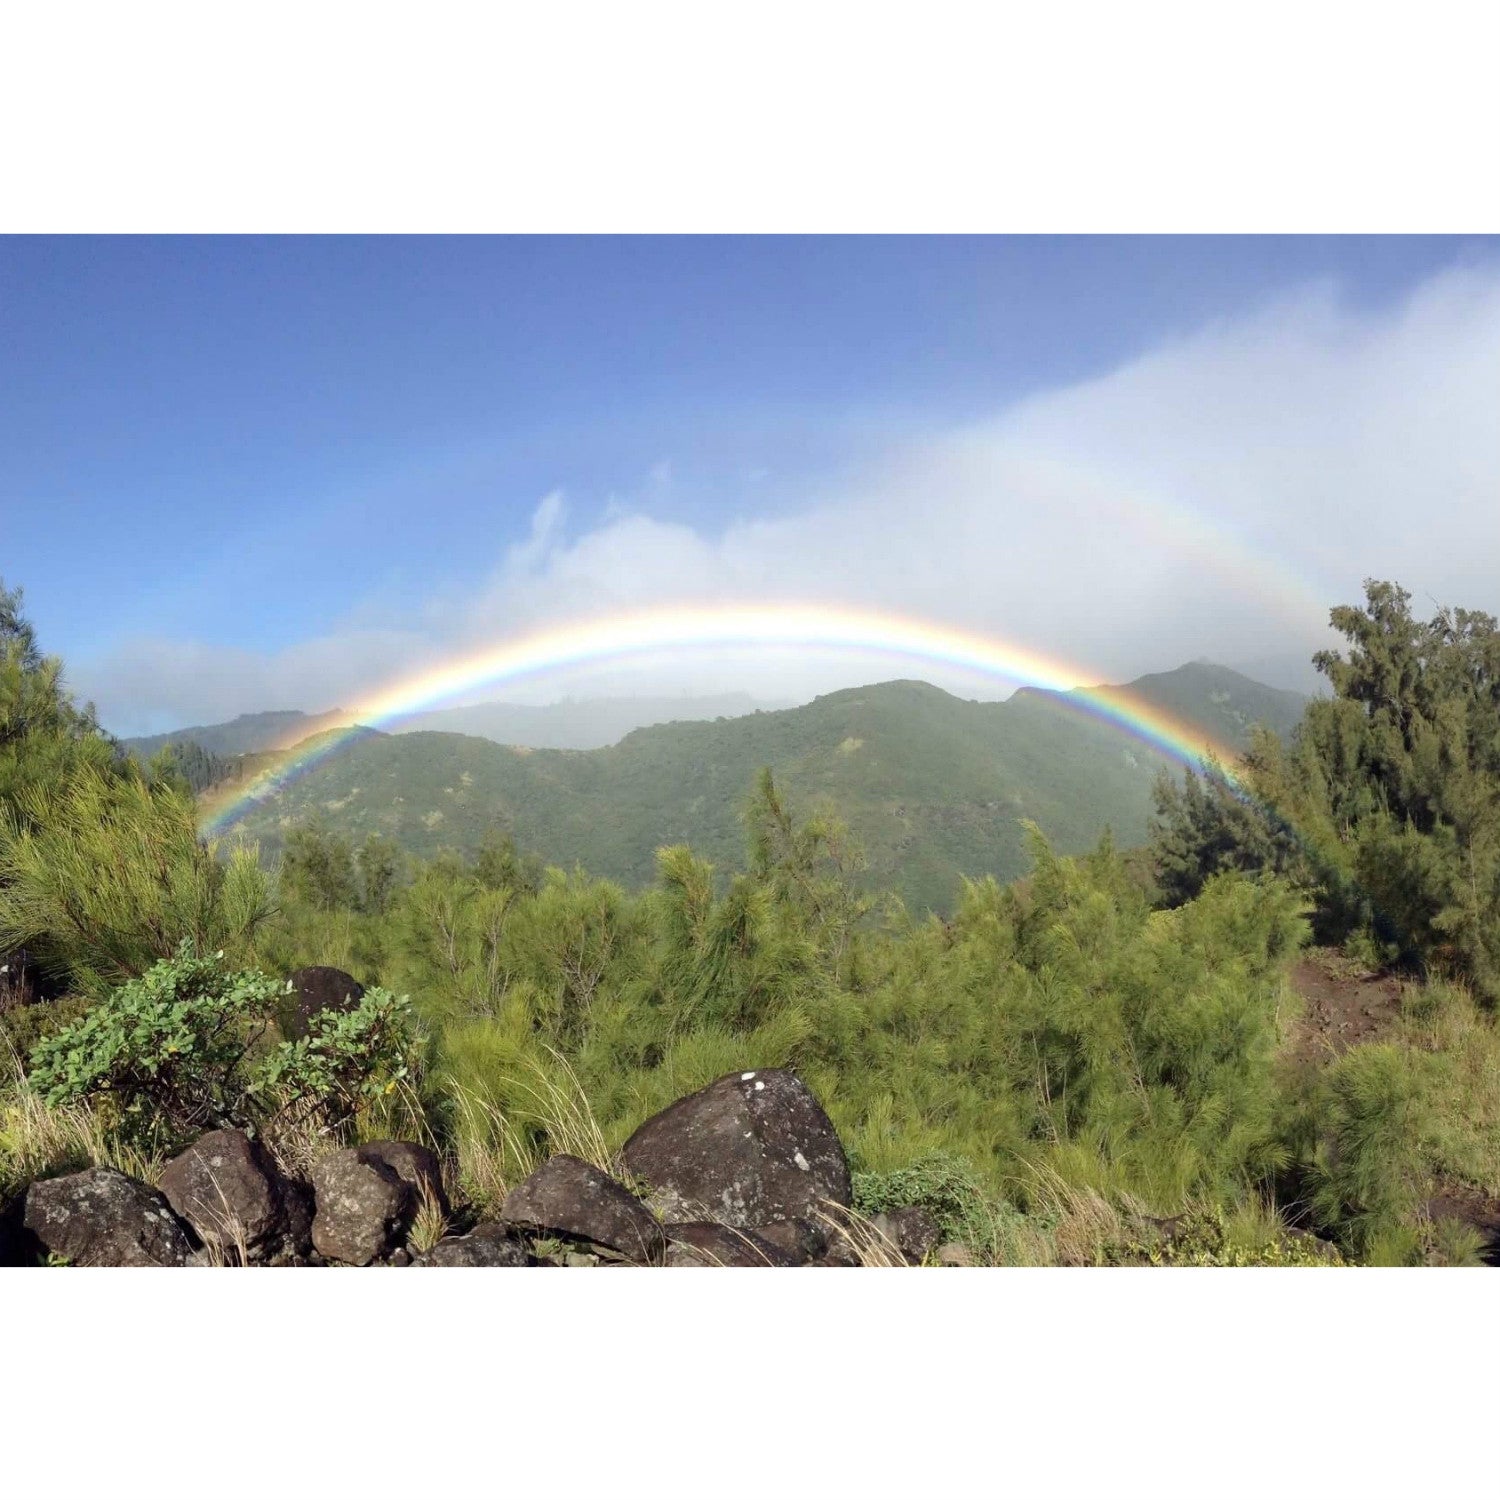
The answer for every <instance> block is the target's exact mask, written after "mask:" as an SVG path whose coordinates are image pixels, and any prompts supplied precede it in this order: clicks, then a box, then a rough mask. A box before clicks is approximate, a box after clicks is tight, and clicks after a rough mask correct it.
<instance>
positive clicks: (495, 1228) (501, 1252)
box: [414, 1224, 531, 1266]
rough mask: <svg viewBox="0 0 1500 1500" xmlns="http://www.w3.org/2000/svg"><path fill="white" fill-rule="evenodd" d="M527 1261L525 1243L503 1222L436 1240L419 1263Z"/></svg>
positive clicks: (504, 1263) (503, 1263)
mask: <svg viewBox="0 0 1500 1500" xmlns="http://www.w3.org/2000/svg"><path fill="white" fill-rule="evenodd" d="M530 1263H531V1257H530V1256H529V1255H528V1254H527V1252H526V1244H525V1242H524V1241H523V1240H522V1239H521V1238H520V1237H519V1236H518V1235H516V1234H514V1233H512V1232H511V1231H510V1230H509V1229H507V1228H506V1227H505V1226H504V1225H503V1224H481V1225H480V1226H479V1227H478V1228H477V1229H475V1230H474V1231H473V1232H472V1233H470V1234H461V1235H453V1236H451V1237H450V1238H448V1239H446V1240H439V1241H438V1243H437V1244H435V1245H434V1246H433V1247H432V1249H431V1250H429V1251H428V1252H427V1254H426V1255H422V1256H419V1257H418V1258H417V1260H416V1261H415V1262H414V1264H415V1265H419V1266H524V1265H529V1264H530Z"/></svg>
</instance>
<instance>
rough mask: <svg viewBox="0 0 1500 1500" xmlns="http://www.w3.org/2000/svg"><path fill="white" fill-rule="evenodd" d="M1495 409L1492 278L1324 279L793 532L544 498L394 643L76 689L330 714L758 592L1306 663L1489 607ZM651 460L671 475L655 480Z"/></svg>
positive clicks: (1499, 441) (1497, 380)
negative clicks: (458, 655) (546, 640)
mask: <svg viewBox="0 0 1500 1500" xmlns="http://www.w3.org/2000/svg"><path fill="white" fill-rule="evenodd" d="M1497 391H1500V273H1497V271H1496V270H1495V269H1494V268H1478V269H1469V270H1463V271H1454V272H1451V273H1447V274H1444V275H1442V276H1439V277H1437V278H1434V279H1433V280H1431V281H1430V282H1428V283H1427V284H1426V285H1424V286H1423V287H1422V288H1421V289H1420V290H1419V291H1418V292H1417V293H1416V294H1414V295H1413V296H1412V297H1410V298H1409V299H1408V300H1407V301H1406V302H1405V303H1404V304H1402V305H1401V306H1399V307H1397V308H1395V309H1391V310H1386V311H1382V312H1376V313H1369V312H1360V311H1353V310H1350V309H1349V308H1347V307H1345V306H1343V305H1342V304H1341V303H1340V301H1339V299H1338V297H1337V295H1336V292H1335V290H1334V289H1333V288H1331V287H1317V288H1312V289H1308V290H1305V291H1303V292H1301V293H1299V294H1298V295H1296V296H1293V297H1289V298H1287V299H1286V300H1284V301H1281V302H1279V303H1277V304H1275V305H1272V306H1269V307H1266V308H1264V309H1262V310H1260V311H1259V312H1257V313H1255V314H1254V315H1252V316H1247V317H1243V318H1239V319H1236V320H1226V321H1222V322H1219V323H1215V324H1213V325H1211V326H1208V327H1205V328H1202V329H1200V330H1199V331H1197V332H1196V333H1194V334H1193V335H1191V336H1189V337H1186V338H1182V339H1179V340H1176V341H1174V342H1172V343H1170V344H1166V345H1164V346H1162V347H1160V348H1157V349H1155V350H1153V351H1150V352H1149V353H1147V354H1145V355H1143V356H1141V357H1140V358H1137V359H1135V360H1132V361H1130V362H1129V363H1127V364H1124V365H1122V366H1121V367H1120V368H1118V369H1116V370H1114V371H1112V372H1110V373H1108V374H1106V375H1104V376H1102V377H1101V378H1098V379H1095V380H1091V381H1087V382H1084V383H1081V384H1078V385H1075V386H1072V387H1069V388H1066V389H1062V390H1057V391H1052V392H1048V393H1043V394H1039V395H1037V396H1035V397H1033V398H1031V399H1028V400H1026V401H1024V402H1022V403H1020V404H1019V405H1017V406H1014V407H1012V408H1011V409H1009V410H1007V411H1005V412H1002V413H1000V414H998V415H997V416H996V417H995V418H994V419H993V420H991V421H989V422H985V423H980V424H975V425H971V426H968V427H964V428H961V429H955V430H950V431H946V432H933V433H931V434H930V435H929V437H928V438H927V439H926V440H925V441H922V442H920V443H914V444H908V445H906V446H905V447H903V448H902V449H900V450H899V451H895V452H890V453H885V454H880V455H871V456H870V460H869V463H868V466H867V468H866V469H865V471H864V472H863V473H861V474H860V475H858V476H857V477H855V478H853V479H851V480H850V481H848V483H847V484H846V486H845V488H844V490H843V492H842V493H840V494H838V495H835V496H833V497H831V498H825V499H822V500H820V501H819V502H818V503H816V504H812V505H809V506H808V507H806V508H805V509H803V510H802V511H800V512H796V513H790V514H786V513H782V514H778V515H777V516H776V517H774V518H762V519H751V520H747V521H744V522H740V523H736V524H733V525H730V526H728V527H727V528H723V529H717V528H716V529H709V528H698V527H694V526H691V525H687V524H684V523H683V522H680V521H668V520H661V519H655V518H653V517H652V516H651V515H650V514H649V513H643V510H642V502H641V501H640V500H639V499H638V500H637V502H636V504H635V506H633V507H632V508H631V509H630V510H620V509H618V508H616V509H614V510H611V511H607V512H606V513H605V515H604V516H603V518H602V519H601V520H600V522H599V523H598V524H597V525H595V526H594V527H592V528H590V529H586V530H583V531H581V532H578V533H576V534H569V532H568V529H567V526H566V519H567V518H566V512H565V507H564V504H563V500H562V496H561V494H560V493H557V492H554V493H552V494H549V495H548V496H546V497H545V499H543V500H542V501H541V503H540V504H539V505H538V506H537V508H536V511H535V514H534V516H533V518H532V522H531V526H530V530H529V533H528V535H527V536H526V538H525V539H524V540H522V541H521V542H520V543H518V544H516V545H514V546H512V547H511V548H510V549H509V550H508V551H507V552H506V553H505V554H504V555H503V556H502V557H501V558H500V559H499V560H498V562H497V566H496V568H495V571H494V573H493V575H492V576H491V578H490V580H489V581H488V583H487V584H486V585H485V586H484V587H483V588H481V589H479V590H477V591H475V592H474V593H473V594H472V595H471V596H469V597H466V598H462V599H453V598H451V597H449V598H445V599H444V600H443V601H441V602H440V603H439V602H435V603H434V605H433V607H432V609H431V610H430V611H428V612H427V614H426V615H425V616H424V617H423V618H422V619H421V620H419V621H417V622H414V624H413V628H412V629H411V630H410V631H406V632H395V633H391V632H386V633H381V632H371V631H369V630H357V631H356V630H350V631H349V632H347V633H340V634H336V635H333V636H330V637H329V638H327V639H325V640H321V641H317V642H311V643H308V644H306V645H303V646H299V647H296V648H294V649H292V650H290V651H287V652H284V653H281V654H279V655H277V656H273V657H254V656H251V655H248V654H246V653H229V652H225V651H220V650H210V649H208V648H200V647H193V646H191V645H181V644H177V645H173V644H169V643H163V642H155V643H151V642H136V643H133V644H132V645H130V646H128V647H125V648H122V650H121V651H120V652H119V653H117V655H116V656H115V657H114V658H113V659H112V660H111V661H109V662H106V663H99V664H96V665H95V666H93V667H91V668H88V669H86V670H84V671H80V673H79V686H80V688H82V689H84V690H85V691H88V692H91V693H93V694H94V695H95V696H96V697H97V698H98V700H99V701H100V704H101V708H102V709H103V710H104V713H105V718H106V721H107V722H111V723H119V724H122V725H124V724H127V723H128V720H129V719H130V717H131V716H132V715H134V716H136V717H137V718H139V716H140V715H141V714H142V713H144V712H149V713H150V715H151V716H152V717H153V718H156V719H160V718H162V717H163V716H171V715H176V716H177V717H179V718H193V717H197V718H200V719H207V718H213V717H217V716H222V715H223V714H225V713H227V712H231V711H239V710H241V709H252V708H259V707H269V706H299V707H307V708H321V707H324V706H327V705H329V704H332V703H335V702H342V703H348V702H353V701H357V699H358V696H359V695H360V693H361V692H362V691H363V690H365V689H367V688H368V687H370V686H371V685H373V683H375V682H377V681H379V680H382V679H383V678H387V677H390V676H394V675H398V674H399V673H400V672H401V671H403V670H405V669H407V668H410V667H414V666H417V665H419V664H421V663H422V662H424V661H433V660H437V659H440V658H441V657H442V656H444V655H447V654H449V653H451V652H452V651H454V650H456V649H459V648H462V647H468V646H473V645H476V644H478V643H481V642H483V641H486V640H493V639H497V638H500V637H503V636H504V635H505V634H506V633H508V632H511V631H515V630H518V629H522V628H525V627H528V626H531V625H535V624H538V623H541V622H546V621H556V620H560V619H565V618H567V617H569V616H572V615H577V614H581V613H588V614H596V613H598V612H600V611H601V610H605V609H609V608H613V607H622V608H623V607H635V606H645V605H651V604H659V603H666V602H675V601H683V600H694V601H703V600H720V599H725V600H756V599H764V598H767V597H774V598H777V599H800V600H808V601H819V602H826V601H839V602H845V603H850V604H857V605H863V606H867V607H875V608H880V609H887V610H894V611H897V612H902V613H908V614H913V615H918V616H925V617H929V618H933V619H936V620H940V621H943V622H946V623H951V624H955V625H962V626H966V627H970V628H975V629H979V630H984V631H988V632H992V633H994V634H996V635H998V636H1001V637H1003V638H1005V639H1006V640H1008V641H1011V642H1014V643H1016V644H1020V645H1025V646H1028V647H1030V648H1031V649H1034V650H1040V651H1044V652H1049V653H1053V654H1056V655H1060V656H1062V657H1065V658H1067V659H1070V660H1075V661H1078V662H1080V663H1083V664H1085V666H1086V668H1087V669H1088V672H1089V675H1094V676H1097V677H1099V678H1108V679H1112V680H1119V679H1120V678H1122V677H1125V676H1130V675H1134V674H1136V673H1139V672H1142V671H1149V670H1156V669H1161V668H1165V667H1170V666H1173V665H1176V664H1177V663H1178V662H1180V661H1182V660H1184V659H1187V658H1190V657H1196V656H1210V657H1215V658H1217V659H1220V660H1225V659H1234V660H1242V659H1249V658H1259V657H1268V656H1273V655H1277V654H1283V653H1293V652H1301V653H1307V652H1310V651H1311V650H1312V649H1314V648H1315V647H1316V646H1317V645H1318V644H1321V643H1322V635H1323V631H1322V622H1323V621H1324V620H1325V618H1326V612H1327V608H1328V606H1329V605H1331V604H1333V603H1336V602H1343V601H1349V600H1353V599H1357V598H1358V597H1359V586H1360V582H1361V580H1362V579H1363V578H1364V577H1365V576H1369V575H1373V576H1379V577H1394V578H1396V579H1398V580H1400V581H1401V582H1403V583H1405V584H1406V585H1407V586H1408V587H1410V588H1412V589H1413V590H1414V592H1415V593H1416V594H1417V596H1418V599H1419V600H1421V601H1422V602H1424V603H1425V602H1426V599H1427V597H1428V596H1432V597H1435V598H1438V599H1441V600H1443V601H1445V602H1456V603H1461V604H1466V605H1470V606H1475V607H1480V608H1487V609H1491V610H1495V609H1497V608H1500V422H1497V420H1496V417H1495V401H1496V395H1495V393H1496V392H1497ZM775 457H776V456H775V455H767V458H768V460H771V461H773V462H774V460H775ZM658 468H659V469H661V470H662V473H661V474H653V476H652V478H651V483H653V484H657V485H659V484H660V483H661V482H662V479H663V478H664V477H665V476H666V475H667V474H669V472H670V470H669V469H666V468H665V467H663V466H658ZM678 490H679V503H678V505H677V507H676V512H677V513H678V514H680V513H681V505H680V486H679V487H678ZM647 494H648V499H647V502H646V504H645V510H646V511H649V487H648V492H647ZM919 670H921V669H919V668H917V667H914V666H908V667H904V668H903V667H899V666H891V665H890V664H882V663H872V662H859V661H851V660H849V659H848V658H847V657H845V658H840V659H829V658H822V657H819V656H817V655H815V654H808V653H801V654H797V655H794V656H792V657H788V655H787V654H786V653H780V654H777V655H776V656H774V657H767V658H764V659H763V660H762V661H760V662H759V663H757V662H756V661H754V660H753V659H747V658H745V657H743V656H737V657H736V658H735V659H734V660H732V661H706V660H704V659H702V658H698V659H694V658H692V657H686V658H683V659H681V660H667V661H657V662H654V663H652V664H650V666H649V668H643V669H638V670H635V671H632V672H629V673H622V672H621V671H619V670H613V671H611V672H610V673H609V674H607V675H606V674H601V673H599V672H597V671H596V672H594V673H592V674H590V673H575V674H573V675H572V676H571V677H569V678H568V679H567V680H566V681H563V680H558V681H555V682H549V683H538V684H534V685H532V686H531V687H530V689H529V694H530V696H532V697H533V698H546V697H551V696H557V695H560V694H561V693H562V692H564V691H569V692H574V693H578V692H587V691H616V692H618V691H637V690H639V691H660V690H667V691H675V690H677V689H679V688H687V689H691V690H695V691H696V690H708V689H712V690H721V689H724V688H728V687H741V686H744V687H748V688H749V689H751V690H752V691H760V692H766V693H774V694H776V695H777V696H783V697H784V696H790V695H795V694H799V693H810V692H813V691H820V690H823V689H826V688H827V687H830V686H834V685H836V684H837V683H839V682H851V681H860V680H870V679H871V678H872V677H873V676H877V675H884V676H891V675H897V674H898V673H901V674H903V675H916V674H917V672H918V671H919ZM922 675H928V676H933V677H934V680H941V679H940V678H938V677H937V676H936V675H935V674H934V673H933V672H931V671H930V670H929V671H924V672H923V673H922ZM953 685H955V686H962V685H964V684H960V683H957V682H955V683H954V684H953ZM968 686H969V688H970V690H971V691H976V692H977V691H979V685H978V684H972V683H971V684H968ZM996 690H997V691H999V689H998V688H997V689H996ZM507 696H513V695H511V694H507Z"/></svg>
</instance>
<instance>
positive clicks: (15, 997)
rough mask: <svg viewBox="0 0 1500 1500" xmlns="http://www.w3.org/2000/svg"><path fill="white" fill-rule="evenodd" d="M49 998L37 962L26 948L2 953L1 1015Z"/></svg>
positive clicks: (0, 976) (0, 970)
mask: <svg viewBox="0 0 1500 1500" xmlns="http://www.w3.org/2000/svg"><path fill="white" fill-rule="evenodd" d="M45 998H47V997H46V996H45V995H44V994H43V985H42V979H41V975H40V974H38V973H37V967H36V963H35V961H34V960H33V958H32V956H31V955H30V954H29V953H28V952H27V951H26V950H25V949H24V948H13V949H11V951H10V952H9V953H0V1016H3V1015H4V1014H5V1013H6V1011H9V1010H19V1009H20V1008H21V1007H22V1006H25V1005H35V1004H36V1003H37V1002H38V1001H39V1000H42V999H45Z"/></svg>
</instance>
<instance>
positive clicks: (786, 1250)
mask: <svg viewBox="0 0 1500 1500" xmlns="http://www.w3.org/2000/svg"><path fill="white" fill-rule="evenodd" d="M753 1232H754V1233H755V1234H756V1235H757V1236H758V1237H759V1238H760V1239H763V1240H765V1241H767V1242H768V1243H769V1244H772V1245H774V1246H775V1247H776V1248H777V1249H778V1250H779V1251H780V1252H781V1253H782V1254H783V1255H784V1256H786V1257H787V1260H788V1263H789V1264H791V1265H794V1266H805V1265H806V1264H807V1263H808V1262H809V1261H815V1260H821V1259H822V1257H823V1255H824V1253H825V1252H826V1251H827V1249H828V1234H827V1231H826V1230H825V1228H824V1226H823V1225H821V1224H813V1223H810V1222H809V1221H808V1220H806V1219H779V1220H777V1222H776V1223H774V1224H757V1225H756V1226H755V1229H754V1231H753Z"/></svg>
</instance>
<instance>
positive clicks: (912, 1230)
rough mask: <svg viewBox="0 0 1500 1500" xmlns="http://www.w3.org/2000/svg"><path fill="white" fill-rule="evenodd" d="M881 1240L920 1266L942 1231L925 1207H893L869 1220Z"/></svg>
mask: <svg viewBox="0 0 1500 1500" xmlns="http://www.w3.org/2000/svg"><path fill="white" fill-rule="evenodd" d="M870 1223H871V1225H872V1226H873V1228H874V1230H875V1232H876V1233H877V1234H878V1235H879V1236H880V1239H881V1241H882V1242H883V1243H884V1244H887V1245H890V1246H892V1247H894V1248H895V1249H896V1250H898V1251H900V1253H901V1256H902V1258H903V1259H904V1260H905V1261H906V1262H907V1263H908V1264H909V1265H913V1266H919V1265H921V1264H922V1262H923V1261H924V1260H926V1258H927V1257H928V1256H929V1255H931V1254H932V1253H933V1252H934V1251H935V1250H936V1249H937V1247H938V1245H939V1243H940V1242H941V1241H942V1238H943V1231H942V1229H941V1228H940V1227H939V1225H938V1222H937V1220H936V1219H934V1218H933V1217H932V1215H931V1214H930V1213H928V1212H927V1210H926V1209H925V1208H916V1207H913V1208H893V1209H891V1210H890V1212H888V1213H882V1214H876V1215H875V1217H874V1218H873V1219H871V1220H870Z"/></svg>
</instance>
